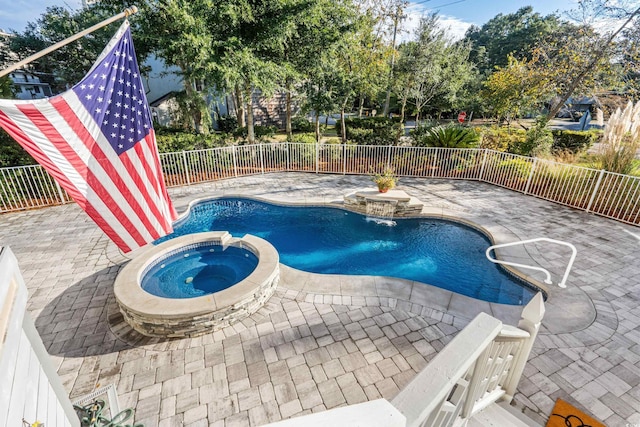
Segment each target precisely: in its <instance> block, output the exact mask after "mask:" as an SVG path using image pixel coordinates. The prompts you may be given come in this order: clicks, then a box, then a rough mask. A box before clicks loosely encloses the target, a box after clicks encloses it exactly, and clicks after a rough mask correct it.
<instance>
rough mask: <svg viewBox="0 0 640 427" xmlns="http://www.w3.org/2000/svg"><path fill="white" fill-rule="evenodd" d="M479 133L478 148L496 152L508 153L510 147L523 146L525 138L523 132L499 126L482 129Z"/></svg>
mask: <svg viewBox="0 0 640 427" xmlns="http://www.w3.org/2000/svg"><path fill="white" fill-rule="evenodd" d="M480 133H481V134H482V141H481V142H480V148H486V149H489V150H496V151H509V148H510V147H513V146H517V145H521V144H523V143H524V140H525V137H526V133H525V131H524V130H521V129H513V128H511V127H501V126H489V127H484V128H481V129H480Z"/></svg>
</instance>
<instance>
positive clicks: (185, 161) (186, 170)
mask: <svg viewBox="0 0 640 427" xmlns="http://www.w3.org/2000/svg"><path fill="white" fill-rule="evenodd" d="M182 164H183V165H184V174H185V177H186V178H187V185H191V179H190V177H189V165H188V164H187V152H186V151H184V150H182Z"/></svg>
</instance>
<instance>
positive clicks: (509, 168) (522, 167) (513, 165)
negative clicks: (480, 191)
mask: <svg viewBox="0 0 640 427" xmlns="http://www.w3.org/2000/svg"><path fill="white" fill-rule="evenodd" d="M532 164H533V163H532V162H530V161H528V160H525V159H522V158H517V159H509V160H503V161H500V162H499V163H498V165H497V166H498V169H499V170H501V171H503V173H504V174H509V175H516V176H517V177H519V178H520V179H527V178H528V177H529V175H530V174H531V168H532Z"/></svg>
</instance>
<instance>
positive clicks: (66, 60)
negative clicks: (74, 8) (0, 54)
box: [9, 6, 137, 92]
mask: <svg viewBox="0 0 640 427" xmlns="http://www.w3.org/2000/svg"><path fill="white" fill-rule="evenodd" d="M118 12H121V10H119V11H118ZM112 15H114V12H113V9H112V8H108V7H102V6H101V7H89V8H86V9H81V10H79V11H78V12H70V11H69V10H67V9H65V8H63V7H60V6H52V7H48V8H47V9H46V12H45V13H43V14H42V15H41V16H40V18H38V20H37V21H35V22H29V23H28V24H27V27H26V29H25V30H24V31H23V32H19V33H17V34H15V37H11V39H10V42H9V43H10V49H11V50H12V51H13V52H15V53H16V54H17V55H18V56H19V58H20V59H24V58H26V57H27V56H30V55H33V54H34V53H36V52H39V51H40V50H42V49H45V48H47V47H49V46H51V45H52V44H54V43H57V42H59V41H60V40H63V39H65V38H67V37H70V36H72V35H74V34H76V33H78V32H80V31H82V30H84V29H86V28H88V27H90V26H92V25H95V24H97V23H98V22H101V21H103V20H105V19H107V18H109V17H111V16H112ZM113 31H114V30H113V27H105V28H101V29H99V30H97V31H94V32H93V33H91V34H89V35H87V36H86V37H83V38H81V39H79V40H76V41H75V42H73V43H71V44H68V45H66V46H64V47H62V48H60V49H58V50H56V51H54V52H52V53H50V54H48V55H46V56H44V57H42V58H40V59H38V60H37V61H35V62H33V63H31V64H30V65H29V66H30V67H31V68H33V69H34V70H36V71H37V72H38V76H39V77H40V79H41V80H42V81H45V82H47V83H49V84H50V85H51V87H52V89H53V90H54V92H61V91H63V90H65V89H66V88H67V87H69V86H71V85H74V84H75V83H77V82H78V81H80V80H81V79H82V77H84V75H85V74H86V73H87V71H89V69H90V68H91V66H92V65H93V64H94V62H95V60H96V58H97V57H98V56H99V55H100V53H101V52H102V50H103V49H104V47H105V46H106V44H107V43H108V41H109V40H110V39H111V37H112V36H113ZM136 47H137V46H136Z"/></svg>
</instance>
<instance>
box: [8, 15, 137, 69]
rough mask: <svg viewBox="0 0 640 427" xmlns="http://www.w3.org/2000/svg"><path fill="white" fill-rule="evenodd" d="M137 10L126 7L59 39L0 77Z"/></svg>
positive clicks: (14, 65)
mask: <svg viewBox="0 0 640 427" xmlns="http://www.w3.org/2000/svg"><path fill="white" fill-rule="evenodd" d="M137 12H138V8H137V7H136V6H131V7H128V8H126V9H125V10H124V12H121V13H119V14H117V15H114V16H112V17H111V18H108V19H105V20H104V21H102V22H99V23H97V24H96V25H94V26H92V27H89V28H87V29H86V30H84V31H81V32H79V33H77V34H74V35H72V36H71V37H67V38H66V39H64V40H62V41H59V42H58V43H56V44H54V45H51V46H49V47H48V48H46V49H44V50H41V51H40V52H38V53H34V54H33V55H31V56H30V57H28V58H25V59H23V60H22V61H20V62H17V63H15V64H13V65H12V66H10V67H9V68H6V69H4V70H2V71H0V77H4V76H6V75H7V74H9V73H10V72H12V71H15V70H17V69H18V68H21V67H23V66H25V65H27V64H28V63H29V62H32V61H35V60H36V59H38V58H41V57H43V56H45V55H47V54H49V53H51V52H53V51H55V50H58V49H60V48H61V47H62V46H65V45H68V44H69V43H71V42H73V41H76V40H78V39H79V38H81V37H84V36H86V35H87V34H90V33H92V32H94V31H95V30H98V29H100V28H102V27H105V26H107V25H109V24H111V23H112V22H115V21H117V20H119V19H122V18H128V17H129V16H131V15H133V14H135V13H137Z"/></svg>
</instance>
